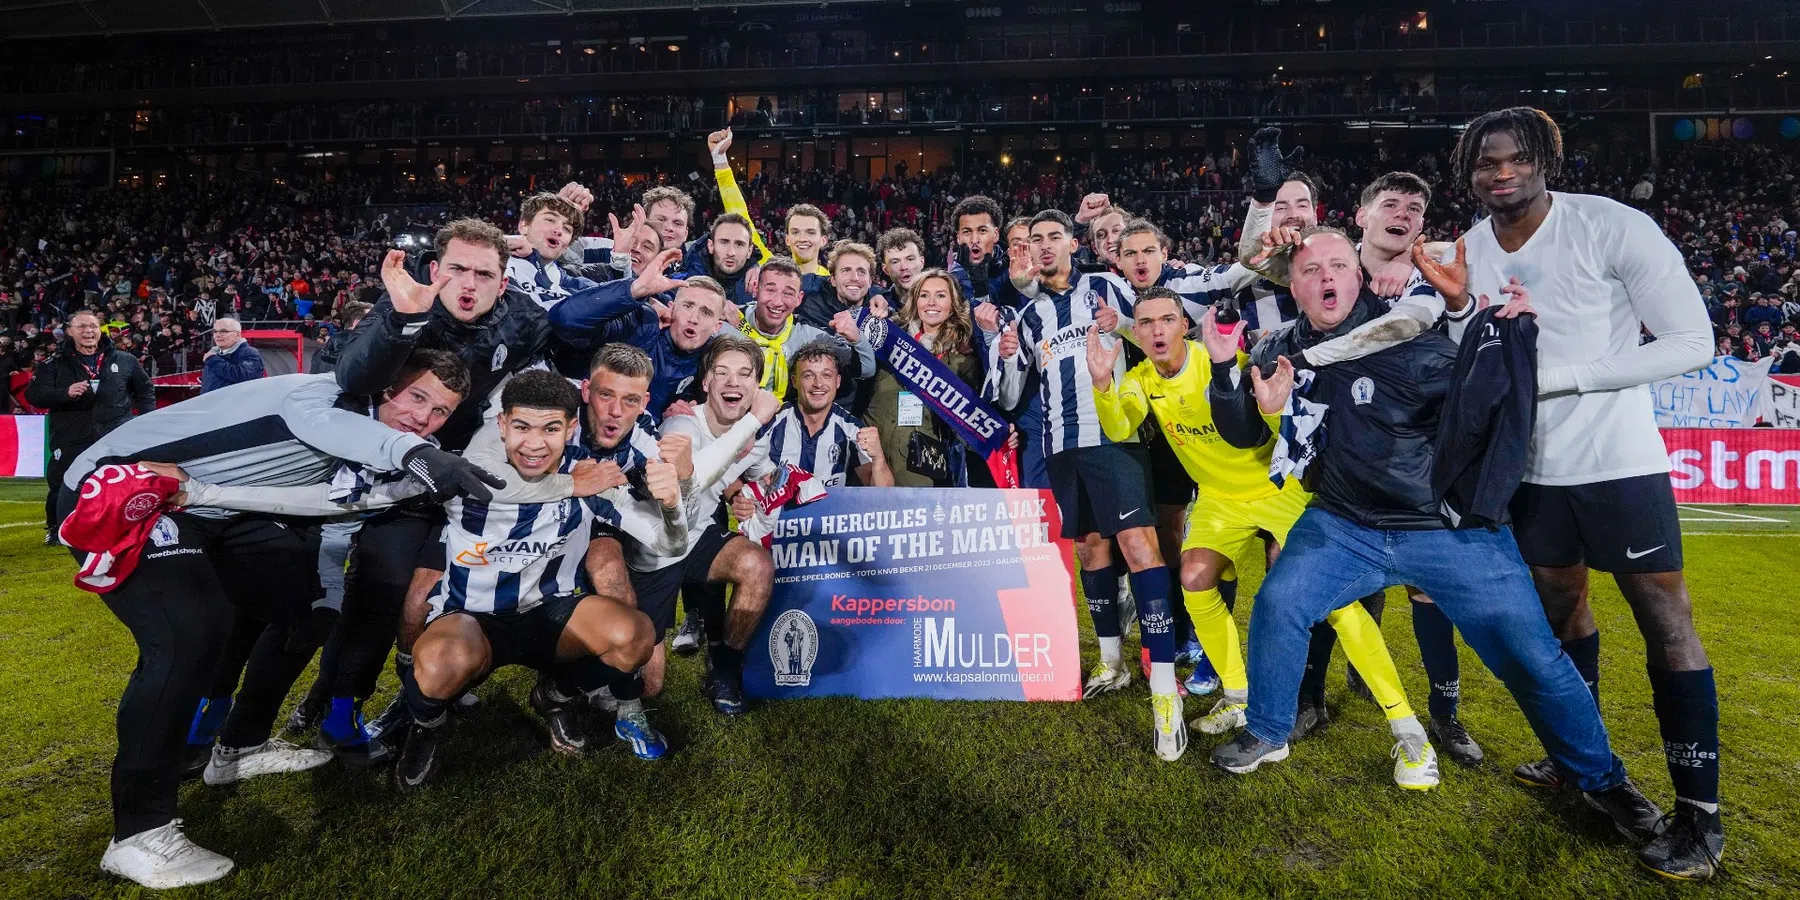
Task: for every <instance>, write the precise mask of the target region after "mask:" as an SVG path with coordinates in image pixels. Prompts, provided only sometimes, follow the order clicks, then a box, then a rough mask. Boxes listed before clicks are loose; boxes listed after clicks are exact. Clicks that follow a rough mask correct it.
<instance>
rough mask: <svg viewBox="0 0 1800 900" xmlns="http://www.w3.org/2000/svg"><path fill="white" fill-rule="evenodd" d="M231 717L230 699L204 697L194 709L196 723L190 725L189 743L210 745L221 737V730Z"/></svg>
mask: <svg viewBox="0 0 1800 900" xmlns="http://www.w3.org/2000/svg"><path fill="white" fill-rule="evenodd" d="M230 715H231V698H230V697H202V698H200V704H199V705H198V706H196V707H194V721H193V722H192V723H191V724H189V725H188V736H187V742H188V743H190V744H210V743H212V742H213V741H214V740H215V739H217V738H218V736H219V729H221V728H224V727H225V720H226V718H228V717H229V716H230Z"/></svg>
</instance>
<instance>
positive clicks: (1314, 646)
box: [1300, 622, 1337, 706]
mask: <svg viewBox="0 0 1800 900" xmlns="http://www.w3.org/2000/svg"><path fill="white" fill-rule="evenodd" d="M1336 646H1337V629H1335V628H1332V627H1331V623H1330V622H1317V623H1314V625H1313V627H1312V641H1311V642H1310V643H1308V644H1307V645H1306V673H1305V674H1303V675H1301V676H1300V702H1301V703H1304V704H1309V705H1311V706H1324V705H1325V669H1326V667H1327V666H1330V665H1331V650H1332V648H1334V647H1336Z"/></svg>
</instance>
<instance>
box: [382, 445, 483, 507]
mask: <svg viewBox="0 0 1800 900" xmlns="http://www.w3.org/2000/svg"><path fill="white" fill-rule="evenodd" d="M401 467H402V468H404V469H405V470H406V474H408V475H410V476H412V479H413V480H414V481H417V482H418V483H420V484H422V485H424V486H425V493H426V494H427V495H428V496H430V497H431V499H433V500H438V501H444V500H448V499H450V498H451V497H455V496H457V495H459V494H460V495H464V496H467V497H469V498H470V499H473V500H480V501H481V502H483V503H486V502H487V501H489V500H492V499H494V492H493V491H492V490H491V489H490V486H491V487H496V488H503V487H506V481H505V479H502V478H500V477H499V476H497V475H494V474H493V473H491V472H488V471H487V470H486V469H483V468H481V467H480V466H478V465H475V464H474V463H472V462H469V461H468V460H466V459H463V458H462V457H460V456H457V455H456V454H454V453H446V452H444V451H443V450H439V449H438V448H436V447H433V446H431V445H430V444H425V445H423V446H419V447H415V448H413V450H412V452H411V453H408V454H406V458H405V459H403V460H401Z"/></svg>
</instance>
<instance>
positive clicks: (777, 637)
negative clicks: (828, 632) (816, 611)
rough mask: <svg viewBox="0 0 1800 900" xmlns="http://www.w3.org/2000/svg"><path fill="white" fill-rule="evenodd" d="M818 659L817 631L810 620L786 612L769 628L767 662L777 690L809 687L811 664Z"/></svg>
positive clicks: (800, 614)
mask: <svg viewBox="0 0 1800 900" xmlns="http://www.w3.org/2000/svg"><path fill="white" fill-rule="evenodd" d="M818 658H819V627H818V626H817V625H814V624H813V620H812V616H809V615H807V614H806V613H804V612H802V611H800V610H797V609H790V610H788V611H787V612H784V613H782V614H781V615H779V616H777V617H775V624H774V625H773V626H771V627H770V628H769V662H770V663H771V664H772V665H773V666H774V668H775V684H776V686H778V687H805V686H807V685H809V684H812V668H813V662H814V661H815V660H817V659H818Z"/></svg>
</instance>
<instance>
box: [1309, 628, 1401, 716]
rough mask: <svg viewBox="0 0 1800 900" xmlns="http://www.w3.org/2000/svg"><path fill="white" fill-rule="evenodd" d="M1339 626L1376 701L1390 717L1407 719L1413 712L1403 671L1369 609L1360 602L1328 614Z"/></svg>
mask: <svg viewBox="0 0 1800 900" xmlns="http://www.w3.org/2000/svg"><path fill="white" fill-rule="evenodd" d="M1325 621H1327V622H1330V623H1331V627H1333V628H1335V629H1337V633H1338V640H1340V641H1343V642H1344V655H1345V656H1346V657H1348V658H1349V659H1350V663H1351V665H1354V666H1355V667H1356V671H1357V674H1359V675H1361V676H1362V679H1363V683H1364V684H1367V685H1368V686H1369V693H1370V694H1373V695H1374V696H1375V702H1377V703H1379V704H1381V708H1382V710H1383V711H1384V712H1385V713H1386V714H1387V717H1388V719H1389V720H1390V721H1391V720H1393V719H1404V718H1406V717H1408V716H1411V715H1412V714H1413V711H1412V707H1411V706H1410V705H1408V704H1407V702H1406V691H1405V690H1403V689H1402V688H1401V687H1400V673H1399V672H1398V671H1396V670H1395V669H1394V658H1393V657H1392V656H1390V655H1388V649H1387V644H1386V643H1385V642H1384V641H1382V639H1381V626H1379V625H1377V624H1375V618H1374V617H1373V616H1371V615H1370V614H1369V611H1368V609H1367V608H1365V607H1364V606H1362V605H1361V604H1358V603H1352V604H1349V605H1348V606H1344V607H1341V608H1339V609H1337V610H1334V611H1333V612H1332V613H1331V614H1330V615H1328V616H1326V617H1325Z"/></svg>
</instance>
